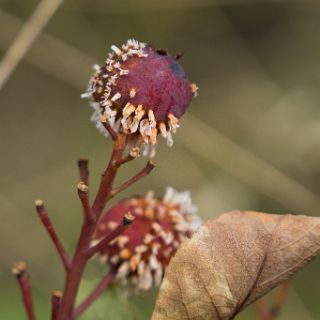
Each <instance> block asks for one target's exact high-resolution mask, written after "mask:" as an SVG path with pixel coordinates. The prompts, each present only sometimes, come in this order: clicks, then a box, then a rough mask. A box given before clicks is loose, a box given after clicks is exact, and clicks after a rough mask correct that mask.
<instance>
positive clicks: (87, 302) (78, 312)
mask: <svg viewBox="0 0 320 320" xmlns="http://www.w3.org/2000/svg"><path fill="white" fill-rule="evenodd" d="M114 276H115V271H114V270H110V271H109V272H108V273H107V274H106V275H105V276H104V277H103V278H102V280H101V281H100V282H99V284H98V285H97V287H96V288H95V289H94V290H93V291H92V292H91V293H90V295H89V296H88V297H87V298H86V299H85V300H84V301H83V302H81V304H80V305H79V306H78V307H77V308H76V309H75V312H74V318H77V317H79V316H80V315H81V314H82V313H83V312H84V311H85V310H86V309H87V308H88V307H90V306H91V304H92V303H93V302H94V301H95V300H96V299H97V298H99V296H100V295H101V294H102V293H103V292H104V291H105V289H107V287H108V286H109V284H110V283H111V282H112V280H113V279H114Z"/></svg>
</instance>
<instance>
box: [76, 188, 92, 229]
mask: <svg viewBox="0 0 320 320" xmlns="http://www.w3.org/2000/svg"><path fill="white" fill-rule="evenodd" d="M77 189H78V195H79V198H80V200H81V203H82V207H83V213H84V219H85V221H86V222H87V223H88V224H92V223H94V222H95V221H96V218H95V216H94V214H93V212H92V210H91V207H90V203H89V198H88V190H89V188H88V186H87V185H85V184H84V183H83V182H80V183H79V184H78V186H77Z"/></svg>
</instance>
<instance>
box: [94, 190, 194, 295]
mask: <svg viewBox="0 0 320 320" xmlns="http://www.w3.org/2000/svg"><path fill="white" fill-rule="evenodd" d="M127 212H130V213H131V214H132V215H133V216H134V217H135V219H134V222H133V224H132V226H130V227H129V228H128V229H126V230H125V231H124V232H123V233H122V234H121V235H119V236H118V237H117V238H115V239H114V240H113V241H111V242H110V244H109V245H108V246H107V247H105V248H104V249H103V250H102V251H101V252H100V255H101V258H102V261H104V262H106V263H107V264H109V265H110V267H112V268H115V269H116V270H117V275H116V277H117V279H128V280H130V282H131V283H132V284H134V285H135V287H136V288H137V289H138V290H148V289H150V288H151V286H152V285H153V284H154V285H156V286H158V285H159V284H160V283H161V280H162V277H163V274H164V269H165V267H166V266H167V264H168V263H169V261H170V258H171V257H172V256H173V255H174V253H175V252H176V250H177V248H178V247H179V245H180V243H181V242H182V241H183V240H184V239H185V238H186V237H190V236H191V234H192V233H193V231H195V229H196V228H197V227H198V226H199V221H200V219H199V218H198V216H197V215H195V212H196V209H195V207H194V206H193V205H192V203H191V198H190V195H189V193H188V192H182V193H178V192H176V191H175V190H174V189H172V188H168V189H167V191H166V194H165V196H164V197H163V199H158V198H155V197H154V196H153V193H151V192H149V193H148V194H147V195H146V196H145V197H134V198H131V199H127V200H123V201H121V202H120V203H118V204H117V205H115V206H114V207H113V208H111V209H110V210H109V211H108V212H107V213H106V214H105V215H104V216H103V217H102V219H101V221H100V222H99V223H98V225H97V228H96V232H95V238H96V240H97V241H99V240H100V239H102V238H103V237H105V236H106V235H107V234H108V233H110V232H111V231H112V230H114V229H115V228H116V227H117V226H118V225H119V224H120V223H121V221H122V218H123V216H124V214H125V213H127Z"/></svg>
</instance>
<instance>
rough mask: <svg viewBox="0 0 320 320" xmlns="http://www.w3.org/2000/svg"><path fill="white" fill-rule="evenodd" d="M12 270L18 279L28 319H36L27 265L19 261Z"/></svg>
mask: <svg viewBox="0 0 320 320" xmlns="http://www.w3.org/2000/svg"><path fill="white" fill-rule="evenodd" d="M11 271H12V273H13V274H14V275H15V276H16V278H17V280H18V283H19V286H20V291H21V295H22V300H23V304H24V307H25V310H26V313H27V316H28V320H35V319H36V317H35V313H34V309H33V302H32V293H31V288H30V280H29V274H28V271H27V265H26V264H25V263H24V262H17V263H16V264H14V266H13V268H12V270H11Z"/></svg>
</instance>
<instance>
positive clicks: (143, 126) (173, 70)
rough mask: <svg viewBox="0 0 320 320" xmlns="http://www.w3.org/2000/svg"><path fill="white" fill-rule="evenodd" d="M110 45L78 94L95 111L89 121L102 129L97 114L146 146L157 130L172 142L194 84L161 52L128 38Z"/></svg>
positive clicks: (156, 133) (179, 67)
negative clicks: (87, 83)
mask: <svg viewBox="0 0 320 320" xmlns="http://www.w3.org/2000/svg"><path fill="white" fill-rule="evenodd" d="M111 49H112V50H113V53H112V54H109V57H108V58H107V59H106V63H105V64H104V65H103V66H101V67H99V66H96V68H95V69H96V72H95V74H94V76H93V77H92V78H91V80H90V83H89V87H88V90H87V93H85V94H84V95H83V96H84V97H89V98H91V101H92V106H93V108H94V109H95V112H94V114H93V117H92V119H93V120H94V121H96V122H97V126H98V128H99V129H101V130H102V132H104V133H106V130H105V128H104V126H102V125H101V116H102V117H103V118H104V120H108V121H109V123H110V125H111V126H112V128H113V129H114V130H115V131H121V132H124V133H127V134H129V135H131V136H132V138H133V140H134V141H135V142H138V144H144V145H145V146H147V147H146V149H148V147H149V145H151V146H153V147H152V149H154V146H155V144H156V142H157V135H158V133H161V135H162V136H163V137H164V138H166V139H167V142H168V145H172V143H173V141H172V133H175V132H176V129H177V128H178V127H179V125H178V119H179V118H180V117H181V116H182V115H183V113H184V112H185V110H186V108H187V107H188V106H189V104H190V102H191V99H192V96H193V95H196V92H197V86H196V85H195V84H190V83H189V81H188V79H187V76H186V74H185V72H184V70H183V69H182V67H181V66H180V64H179V63H178V62H177V60H176V59H175V58H174V57H172V56H169V55H168V54H167V53H165V51H163V50H155V49H153V48H152V47H150V46H147V45H146V44H144V43H139V42H137V41H135V40H128V42H127V43H126V44H125V45H123V46H122V47H121V49H119V48H118V47H116V46H112V47H111ZM147 153H148V152H147ZM152 153H154V152H152Z"/></svg>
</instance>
